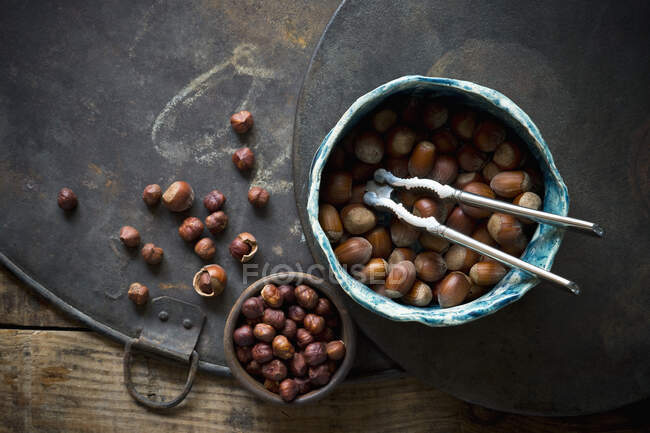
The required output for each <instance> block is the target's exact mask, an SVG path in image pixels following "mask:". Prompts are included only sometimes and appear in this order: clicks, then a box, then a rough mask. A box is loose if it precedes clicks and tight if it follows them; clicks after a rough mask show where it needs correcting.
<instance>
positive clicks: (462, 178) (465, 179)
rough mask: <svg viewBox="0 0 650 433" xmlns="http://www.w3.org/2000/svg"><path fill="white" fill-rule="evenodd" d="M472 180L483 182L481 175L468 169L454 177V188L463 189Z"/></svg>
mask: <svg viewBox="0 0 650 433" xmlns="http://www.w3.org/2000/svg"><path fill="white" fill-rule="evenodd" d="M472 182H483V177H482V176H481V174H480V173H479V172H477V171H470V172H467V173H461V174H459V175H458V177H457V178H456V184H455V186H456V188H459V189H463V188H464V187H465V186H467V185H469V184H470V183H472Z"/></svg>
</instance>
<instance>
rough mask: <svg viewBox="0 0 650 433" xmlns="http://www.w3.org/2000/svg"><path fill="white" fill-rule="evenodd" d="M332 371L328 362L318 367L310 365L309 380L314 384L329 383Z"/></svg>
mask: <svg viewBox="0 0 650 433" xmlns="http://www.w3.org/2000/svg"><path fill="white" fill-rule="evenodd" d="M331 377H332V373H331V372H330V370H329V367H328V366H327V365H326V364H323V365H319V366H317V367H309V382H310V383H311V384H312V385H314V386H323V385H327V383H328V382H329V381H330V378H331Z"/></svg>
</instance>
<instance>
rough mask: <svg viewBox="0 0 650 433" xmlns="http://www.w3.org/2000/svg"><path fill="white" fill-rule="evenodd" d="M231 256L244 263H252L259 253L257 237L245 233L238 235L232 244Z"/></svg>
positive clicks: (230, 248)
mask: <svg viewBox="0 0 650 433" xmlns="http://www.w3.org/2000/svg"><path fill="white" fill-rule="evenodd" d="M229 250H230V255H231V256H233V257H234V258H235V259H237V260H239V261H240V262H242V263H248V262H250V261H251V260H252V259H253V257H254V256H255V254H256V253H257V240H256V239H255V236H253V235H252V234H250V233H247V232H244V233H240V234H238V235H237V237H236V238H235V239H233V241H232V242H231V243H230V247H229Z"/></svg>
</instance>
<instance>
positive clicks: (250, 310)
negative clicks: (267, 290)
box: [241, 297, 264, 319]
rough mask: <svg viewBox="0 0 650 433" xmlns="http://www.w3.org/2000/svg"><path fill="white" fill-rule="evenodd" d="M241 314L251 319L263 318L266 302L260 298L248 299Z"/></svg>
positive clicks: (242, 307)
mask: <svg viewBox="0 0 650 433" xmlns="http://www.w3.org/2000/svg"><path fill="white" fill-rule="evenodd" d="M241 312H242V314H243V315H244V316H246V317H247V318H249V319H257V318H258V317H262V314H264V301H262V299H261V298H258V297H253V298H248V299H246V300H245V301H244V303H243V304H242V306H241Z"/></svg>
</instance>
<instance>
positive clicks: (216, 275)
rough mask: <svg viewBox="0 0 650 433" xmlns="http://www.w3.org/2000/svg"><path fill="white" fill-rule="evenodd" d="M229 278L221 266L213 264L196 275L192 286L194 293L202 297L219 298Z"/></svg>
mask: <svg viewBox="0 0 650 433" xmlns="http://www.w3.org/2000/svg"><path fill="white" fill-rule="evenodd" d="M227 282H228V277H227V275H226V271H225V270H224V268H222V267H221V266H219V265H216V264H212V265H207V266H204V267H202V268H201V269H200V270H199V272H197V273H196V274H194V279H193V281H192V285H193V286H194V291H195V292H196V293H198V294H199V295H201V296H205V297H212V296H219V295H220V294H221V293H223V290H224V289H225V288H226V283H227Z"/></svg>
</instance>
